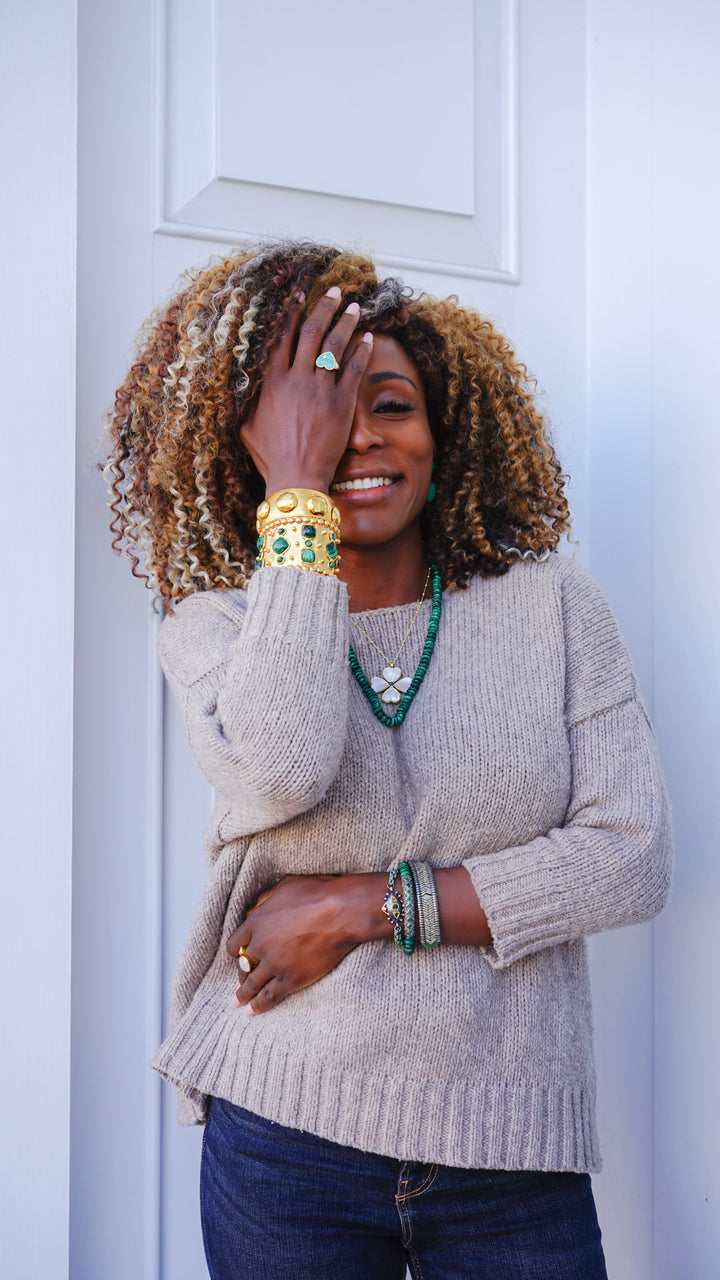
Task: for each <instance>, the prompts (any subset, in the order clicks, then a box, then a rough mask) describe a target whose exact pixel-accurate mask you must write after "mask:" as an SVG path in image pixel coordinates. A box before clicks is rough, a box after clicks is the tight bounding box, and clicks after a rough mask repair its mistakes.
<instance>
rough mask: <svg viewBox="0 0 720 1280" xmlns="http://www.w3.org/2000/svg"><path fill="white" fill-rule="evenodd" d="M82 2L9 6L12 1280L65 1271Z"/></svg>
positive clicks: (6, 1136)
mask: <svg viewBox="0 0 720 1280" xmlns="http://www.w3.org/2000/svg"><path fill="white" fill-rule="evenodd" d="M75 27H76V6H75V3H74V0H35V3H33V4H28V5H25V6H22V5H13V6H12V7H11V8H9V7H8V8H7V10H6V12H5V13H4V14H3V34H2V40H0V99H1V107H0V116H1V118H2V120H3V137H2V157H3V158H2V179H1V182H0V186H1V189H2V193H3V198H2V207H1V212H0V281H2V308H1V312H2V320H1V321H0V323H2V340H1V342H0V351H1V352H2V360H3V391H2V417H3V427H2V439H3V443H2V468H3V494H2V502H1V503H0V509H1V510H2V524H3V527H2V534H1V536H2V547H3V571H2V578H3V606H4V607H3V625H2V627H0V652H1V658H0V661H1V663H2V672H3V693H2V701H3V712H2V717H3V752H2V762H1V764H0V779H1V780H2V814H3V857H2V877H1V888H0V939H2V954H3V962H4V964H3V968H4V973H3V981H2V1036H3V1049H2V1055H1V1056H0V1096H1V1097H2V1099H3V1119H2V1170H3V1174H2V1185H1V1186H0V1206H1V1207H0V1259H1V1260H2V1261H1V1264H0V1265H1V1266H2V1272H3V1275H4V1276H7V1277H8V1278H9V1280H38V1277H40V1276H42V1277H44V1278H45V1280H61V1278H62V1277H65V1276H67V1274H68V1270H67V1257H68V1252H67V1237H68V1165H69V1123H70V1096H69V1087H70V870H71V817H72V735H73V730H72V695H73V654H72V643H73V569H74V566H73V538H74V519H75V516H74V500H73V498H74V488H75V480H74V472H75V198H76V161H75V150H76V70H77V61H76V50H75Z"/></svg>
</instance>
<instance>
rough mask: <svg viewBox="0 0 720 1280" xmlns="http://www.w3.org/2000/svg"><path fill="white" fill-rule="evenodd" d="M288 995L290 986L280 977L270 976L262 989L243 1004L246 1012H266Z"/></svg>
mask: <svg viewBox="0 0 720 1280" xmlns="http://www.w3.org/2000/svg"><path fill="white" fill-rule="evenodd" d="M289 995H290V988H289V987H288V985H287V984H286V983H285V982H283V981H282V980H281V979H280V978H278V977H275V978H271V979H270V981H269V982H266V983H265V986H264V987H263V989H262V991H260V992H259V993H258V995H256V996H255V998H254V1000H251V1002H250V1003H249V1004H246V1005H245V1012H246V1013H267V1012H268V1010H269V1009H274V1008H276V1006H277V1005H279V1003H280V1001H281V1000H284V999H285V997H286V996H289Z"/></svg>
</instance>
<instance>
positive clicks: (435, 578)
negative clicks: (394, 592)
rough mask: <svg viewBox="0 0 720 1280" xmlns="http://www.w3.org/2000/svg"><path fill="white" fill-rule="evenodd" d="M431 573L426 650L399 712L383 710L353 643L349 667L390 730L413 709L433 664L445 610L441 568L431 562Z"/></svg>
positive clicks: (382, 722) (377, 713)
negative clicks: (389, 713)
mask: <svg viewBox="0 0 720 1280" xmlns="http://www.w3.org/2000/svg"><path fill="white" fill-rule="evenodd" d="M430 573H431V576H432V597H433V602H432V609H431V610H430V625H429V626H428V632H427V638H426V640H425V644H424V645H423V651H422V655H421V657H420V661H419V662H418V665H417V671H416V672H415V675H414V676H413V678H412V680H411V681H410V687H409V689H408V690H407V693H406V694H405V695H404V696H403V699H402V702H401V703H400V704H399V706H398V710H397V713H396V714H395V715H394V716H389V715H388V714H387V712H386V711H383V707H382V702H381V701H380V699H379V697H378V695H377V694H376V692H375V690H374V689H373V688H372V686H371V684H370V681H369V680H368V678H367V676H366V675H365V672H364V671H363V669H362V667H361V666H360V663H359V662H358V658H357V654H356V653H355V650H354V649H353V647H352V645H350V653H349V659H350V670H351V671H352V673H353V675H354V677H355V679H356V680H357V682H358V684H359V685H360V688H361V689H362V691H363V693H364V694H365V697H366V698H367V700H368V702H369V703H370V706H371V707H372V710H373V714H374V715H376V716H377V718H378V720H379V721H380V723H381V724H384V725H387V727H388V729H397V728H398V726H399V725H401V724H402V722H403V720H404V719H405V717H406V715H407V713H408V711H409V710H410V703H411V702H412V700H413V698H414V697H415V694H416V693H417V691H418V689H419V688H420V685H421V684H422V682H423V680H424V679H425V672H426V671H427V669H428V667H429V666H430V659H431V658H432V655H433V649H434V648H435V638H436V636H437V633H438V627H439V626H440V614H441V612H442V580H441V578H440V570H439V569H438V567H437V565H436V564H431V565H430Z"/></svg>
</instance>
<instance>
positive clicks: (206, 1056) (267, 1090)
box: [151, 988, 602, 1173]
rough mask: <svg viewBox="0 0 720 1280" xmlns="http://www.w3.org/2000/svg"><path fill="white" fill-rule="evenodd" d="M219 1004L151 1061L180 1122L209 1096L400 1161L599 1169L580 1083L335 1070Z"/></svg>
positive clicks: (197, 1011)
mask: <svg viewBox="0 0 720 1280" xmlns="http://www.w3.org/2000/svg"><path fill="white" fill-rule="evenodd" d="M219 999H221V1000H222V1003H223V1008H222V1009H219V1008H218V1004H219ZM226 1003H227V991H226V989H225V988H223V991H222V994H221V996H220V997H218V993H217V992H214V993H212V994H211V995H210V997H209V998H207V997H206V998H205V1000H204V1001H203V1002H202V1004H199V1003H198V1002H197V1001H196V1002H194V1003H193V1008H192V1016H191V1017H187V1016H186V1018H184V1019H183V1021H182V1022H181V1023H180V1025H179V1026H178V1027H177V1028H176V1030H175V1031H174V1033H172V1034H171V1035H170V1036H169V1037H168V1039H167V1040H166V1041H165V1043H164V1044H163V1045H162V1046H161V1048H160V1049H159V1051H158V1053H157V1054H156V1055H155V1057H154V1058H153V1060H152V1063H151V1065H152V1066H153V1067H154V1069H155V1070H156V1071H158V1072H159V1074H160V1075H161V1076H162V1077H163V1078H164V1079H165V1080H167V1081H168V1082H169V1083H170V1084H173V1085H174V1086H175V1087H176V1088H177V1089H178V1090H179V1092H180V1095H181V1106H180V1119H181V1121H184V1122H185V1123H192V1122H195V1123H198V1122H200V1121H201V1120H202V1118H203V1114H204V1100H205V1098H206V1097H207V1096H208V1095H210V1096H214V1097H220V1098H225V1099H227V1100H228V1101H229V1102H233V1103H235V1104H236V1105H238V1106H242V1107H245V1108H246V1109H247V1110H248V1111H253V1112H255V1114H257V1115H261V1116H264V1117H265V1118H266V1119H268V1120H274V1121H276V1122H277V1123H278V1124H283V1125H287V1126H289V1127H290V1128H294V1129H301V1130H304V1131H306V1132H308V1133H313V1134H316V1135H317V1136H318V1137H321V1138H327V1139H328V1140H329V1141H332V1142H338V1143H341V1144H343V1145H344V1146H351V1147H355V1148H357V1149H359V1150H361V1151H369V1152H374V1153H376V1154H377V1155H383V1156H389V1157H391V1158H394V1159H398V1160H413V1161H420V1162H422V1163H428V1164H443V1165H450V1166H454V1167H456V1168H462V1169H476V1168H477V1169H533V1170H541V1171H557V1172H574V1173H596V1172H598V1171H599V1170H600V1168H601V1167H602V1161H601V1157H600V1151H599V1146H598V1139H597V1133H596V1129H595V1121H594V1111H595V1098H594V1094H593V1091H591V1090H590V1089H588V1088H587V1087H586V1086H581V1085H573V1084H569V1083H564V1084H563V1083H552V1084H549V1083H545V1082H539V1081H528V1080H516V1081H509V1080H505V1081H498V1080H484V1079H482V1078H477V1079H470V1080H424V1079H413V1078H407V1077H394V1076H390V1075H381V1074H378V1075H372V1074H369V1073H365V1072H361V1071H357V1070H347V1069H346V1070H341V1069H333V1068H331V1067H329V1066H327V1065H326V1064H325V1063H323V1062H320V1061H318V1060H317V1059H312V1058H307V1057H303V1056H301V1055H300V1054H298V1053H295V1052H293V1053H288V1052H287V1050H286V1048H284V1047H280V1046H278V1045H275V1044H273V1043H271V1042H269V1041H268V1040H266V1039H265V1038H264V1037H257V1036H252V1035H243V1030H244V1028H243V1026H242V1024H240V1025H238V1020H239V1019H241V1018H242V1019H244V1017H245V1015H244V1014H243V1013H238V1012H237V1011H235V1010H231V1011H230V1010H227V1009H226V1008H225V1007H224V1006H225V1005H226ZM260 1016H267V1015H260ZM247 1030H248V1031H250V1028H249V1027H248V1028H247ZM183 1095H184V1099H183Z"/></svg>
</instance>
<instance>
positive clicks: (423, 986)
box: [153, 555, 672, 1171]
mask: <svg viewBox="0 0 720 1280" xmlns="http://www.w3.org/2000/svg"><path fill="white" fill-rule="evenodd" d="M415 608H416V606H414V605H404V606H400V607H398V608H393V609H379V610H375V611H372V612H368V613H365V614H356V615H352V617H353V618H354V619H355V620H356V621H358V622H360V623H361V624H362V625H363V627H364V628H365V629H366V630H367V632H368V634H369V635H371V636H372V638H373V640H375V642H376V643H377V644H378V645H379V646H380V648H381V649H383V650H384V651H385V653H386V654H387V655H389V656H390V657H392V656H393V655H394V654H395V651H396V649H397V648H398V646H399V644H400V642H401V640H402V638H403V636H404V634H405V632H406V631H407V628H408V626H409V624H410V621H411V620H412V616H413V610H414V609H415ZM429 609H430V604H429V602H426V603H425V604H424V605H423V606H422V610H421V612H420V616H419V617H418V621H417V624H416V626H415V627H414V629H413V631H412V632H411V635H410V638H409V640H408V642H407V644H406V646H405V649H404V650H403V654H402V658H401V665H403V664H404V667H405V670H407V671H409V672H410V673H412V672H413V671H414V669H415V664H416V663H417V660H418V657H419V655H420V651H421V649H422V644H423V642H424V638H425V633H426V629H427V623H428V620H429ZM349 636H350V637H351V638H352V642H353V645H354V647H355V649H356V652H357V653H358V656H359V658H360V660H361V662H362V665H363V668H364V670H365V672H366V674H368V676H370V675H373V674H379V672H378V670H377V669H378V667H381V666H382V665H384V664H383V662H382V660H381V659H379V658H378V655H377V652H376V651H375V650H373V649H372V647H371V646H370V644H369V643H368V641H367V640H366V639H365V637H364V636H363V635H362V634H360V633H359V632H358V631H357V630H356V629H355V628H354V627H350V626H349V618H348V605H347V592H346V589H345V587H344V586H343V584H342V583H340V582H338V581H336V580H333V579H327V578H323V577H321V576H319V575H316V574H313V573H308V572H306V571H304V570H302V569H293V568H277V569H276V568H272V569H264V570H262V572H259V573H257V574H256V575H255V577H254V578H253V580H252V582H251V583H250V586H249V589H248V590H247V592H241V591H225V592H210V593H205V594H202V593H201V594H198V595H195V596H192V597H190V598H189V599H187V600H186V601H184V602H183V603H182V604H180V605H179V607H178V608H177V611H176V615H175V617H173V618H168V619H167V620H166V621H165V622H164V623H163V626H162V629H161V633H160V642H159V650H160V658H161V661H162V665H163V668H164V670H165V673H166V675H167V677H168V680H169V681H170V684H171V685H172V688H173V690H174V692H175V695H176V697H177V699H178V701H179V703H180V706H181V708H182V711H183V714H184V717H185V723H186V726H187V732H188V735H189V738H190V743H191V745H192V749H193V751H194V753H195V756H196V758H197V760H198V763H199V765H200V767H201V768H202V769H203V771H204V773H205V775H206V776H207V778H208V779H209V781H210V782H211V783H212V784H213V786H214V787H215V788H216V795H217V803H216V807H215V811H214V814H213V817H212V821H211V823H210V827H209V829H208V832H207V837H206V847H207V854H208V858H209V862H210V875H209V880H208V884H207V888H206V891H205V894H204V896H203V898H202V901H201V903H200V906H199V908H198V912H197V914H196V916H195V919H194V921H193V924H192V927H191V930H190V934H189V937H188V940H187V943H186V946H185V948H184V951H183V954H182V957H181V960H180V963H179V966H178V970H177V974H176V978H175V987H174V996H173V1005H172V1017H171V1029H170V1034H169V1036H168V1038H167V1040H166V1041H165V1043H164V1044H163V1045H162V1047H161V1049H160V1050H159V1052H158V1054H157V1055H156V1057H155V1059H154V1061H153V1065H154V1066H155V1067H156V1068H157V1070H158V1071H160V1072H161V1074H162V1075H163V1076H164V1077H165V1078H166V1079H168V1080H170V1081H172V1082H173V1083H174V1084H175V1085H176V1086H177V1088H178V1093H179V1095H180V1119H181V1121H182V1122H185V1123H192V1122H193V1121H199V1120H202V1119H203V1115H204V1104H205V1100H206V1096H207V1095H208V1094H215V1095H218V1096H221V1097H224V1098H228V1099H230V1100H232V1101H233V1102H235V1103H238V1104H240V1105H242V1106H244V1107H246V1108H248V1109H249V1110H251V1111H255V1112H256V1113H258V1114H260V1115H263V1116H266V1117H268V1118H270V1119H272V1120H276V1121H279V1122H281V1123H283V1124H285V1125H290V1126H292V1127H296V1128H299V1129H305V1130H309V1131H310V1132H312V1133H316V1134H320V1135H321V1136H323V1137H325V1138H329V1139H332V1140H334V1141H336V1142H341V1143H345V1144H349V1145H351V1146H355V1147H360V1148H362V1149H363V1150H366V1151H375V1152H379V1153H382V1154H385V1155H390V1156H395V1157H397V1158H399V1159H406V1160H419V1161H427V1162H438V1163H444V1164H450V1165H456V1166H461V1167H489V1168H493V1167H494V1168H498V1169H518V1168H519V1169H558V1170H579V1171H583V1170H596V1169H598V1168H599V1167H600V1156H599V1149H598V1142H597V1137H596V1131H595V1119H594V1091H595V1086H594V1070H593V1061H592V1028H591V1008H590V995H589V987H588V972H587V961H586V952H585V944H584V942H583V938H584V936H585V935H586V934H589V933H593V932H595V931H598V930H602V929H613V928H616V927H617V926H618V925H625V924H631V923H634V922H636V921H641V920H647V919H649V918H650V917H652V916H653V915H655V914H656V912H658V911H659V910H660V908H661V907H662V905H663V903H664V901H665V898H666V895H667V892H668V886H669V876H670V860H671V843H672V842H671V830H670V822H669V814H668V806H667V800H666V795H665V790H664V786H663V782H662V776H661V772H660V768H659V765H658V761H657V756H656V752H655V746H654V740H653V735H652V731H651V728H650V725H649V723H648V720H647V717H646V714H645V711H644V709H643V706H642V703H641V701H640V699H639V696H638V690H637V684H636V681H635V677H634V675H633V672H632V668H631V665H630V661H629V659H628V655H627V651H626V649H625V646H624V644H623V641H622V638H621V636H620V634H619V631H618V628H617V625H616V623H615V621H614V619H613V616H612V614H611V612H610V609H609V606H608V604H607V602H606V600H605V598H604V596H603V594H602V592H601V591H600V589H599V588H598V587H597V586H596V585H595V583H594V582H593V581H592V580H591V579H590V578H589V577H588V575H587V573H586V572H585V571H584V570H583V569H582V568H581V567H580V566H578V565H576V564H574V563H572V562H571V561H569V560H567V559H565V558H563V557H561V556H557V555H553V556H551V557H550V558H549V559H548V560H546V561H545V562H544V563H541V564H535V563H518V564H517V565H515V566H514V567H513V568H512V569H511V570H510V572H509V573H508V574H507V575H506V576H505V577H502V578H494V579H489V580H482V579H480V578H477V579H475V580H474V581H473V583H472V584H471V586H470V588H469V589H468V590H467V591H464V592H451V593H445V596H444V599H443V614H442V621H441V624H440V631H439V634H438V638H437V644H436V648H435V653H434V655H433V658H432V661H431V663H430V667H429V670H428V673H427V675H426V677H425V681H424V683H423V685H422V686H421V689H420V691H419V693H418V695H417V697H416V699H415V702H414V704H413V706H412V707H411V709H410V711H409V713H408V715H407V718H406V719H405V721H404V723H403V725H402V726H401V727H400V728H397V729H390V728H387V727H385V726H384V725H382V724H380V722H379V721H378V720H377V719H376V718H375V717H374V716H373V714H372V712H371V709H370V706H369V704H368V702H367V700H366V699H365V696H364V695H363V693H362V691H361V689H360V687H359V686H358V685H357V683H356V681H355V680H354V679H353V677H352V674H351V672H350V670H349V667H348V661H347V652H348V639H349ZM402 857H405V858H409V857H412V858H418V859H425V860H426V861H428V862H430V863H431V864H433V865H435V866H438V867H449V866H456V865H458V864H459V863H463V864H464V865H465V866H466V867H467V868H468V869H469V871H470V874H471V876H472V879H473V883H474V886H475V889H476V891H477V894H478V897H479V899H480V902H481V903H482V906H483V907H484V909H485V911H486V913H487V917H488V921H489V924H490V927H491V930H492V934H493V939H494V946H493V948H492V949H482V948H479V947H458V946H447V945H443V946H441V947H439V948H438V949H437V950H436V951H431V952H420V953H419V954H418V953H416V954H415V955H414V956H412V957H411V958H408V957H406V956H404V955H403V953H402V951H401V950H399V949H398V948H397V947H395V946H394V945H393V944H392V942H371V943H367V944H365V945H363V946H360V947H357V948H356V949H355V950H354V951H352V952H350V954H349V955H348V956H346V957H345V959H344V960H343V961H342V962H341V963H340V964H339V965H338V966H337V968H336V969H334V970H333V971H332V972H331V973H330V974H328V976H327V977H325V978H323V979H322V980H321V981H320V982H317V983H316V984H315V985H314V986H312V987H309V988H307V989H306V990H303V991H300V992H297V993H295V994H294V995H292V996H290V997H289V998H288V999H286V1000H285V1001H284V1002H283V1003H281V1004H280V1005H279V1006H278V1007H277V1008H276V1009H274V1010H272V1011H271V1012H269V1013H266V1014H262V1015H260V1016H256V1017H254V1018H247V1017H245V1016H244V1014H243V1013H242V1011H238V1010H236V1009H234V1008H232V1006H231V1005H230V996H231V994H232V992H233V990H234V988H235V986H236V966H235V964H234V962H233V961H232V960H230V959H229V957H228V955H227V953H226V950H225V945H224V943H225V940H226V938H227V937H228V935H229V934H230V933H231V932H232V931H233V930H234V929H235V928H236V927H237V926H238V924H239V922H240V920H241V919H242V917H243V913H244V911H245V910H246V908H247V907H248V906H249V905H250V904H251V903H252V902H253V900H254V899H255V898H256V896H257V895H258V893H259V892H260V891H261V890H262V889H264V888H265V887H266V886H268V885H269V884H272V883H274V882H275V881H276V880H277V879H279V878H280V877H281V876H282V875H284V874H287V873H295V874H299V873H312V872H337V873H343V872H354V871H379V870H384V869H387V868H388V867H390V866H392V865H396V864H397V862H398V860H399V859H400V858H402ZM379 909H380V903H378V910H379Z"/></svg>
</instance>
